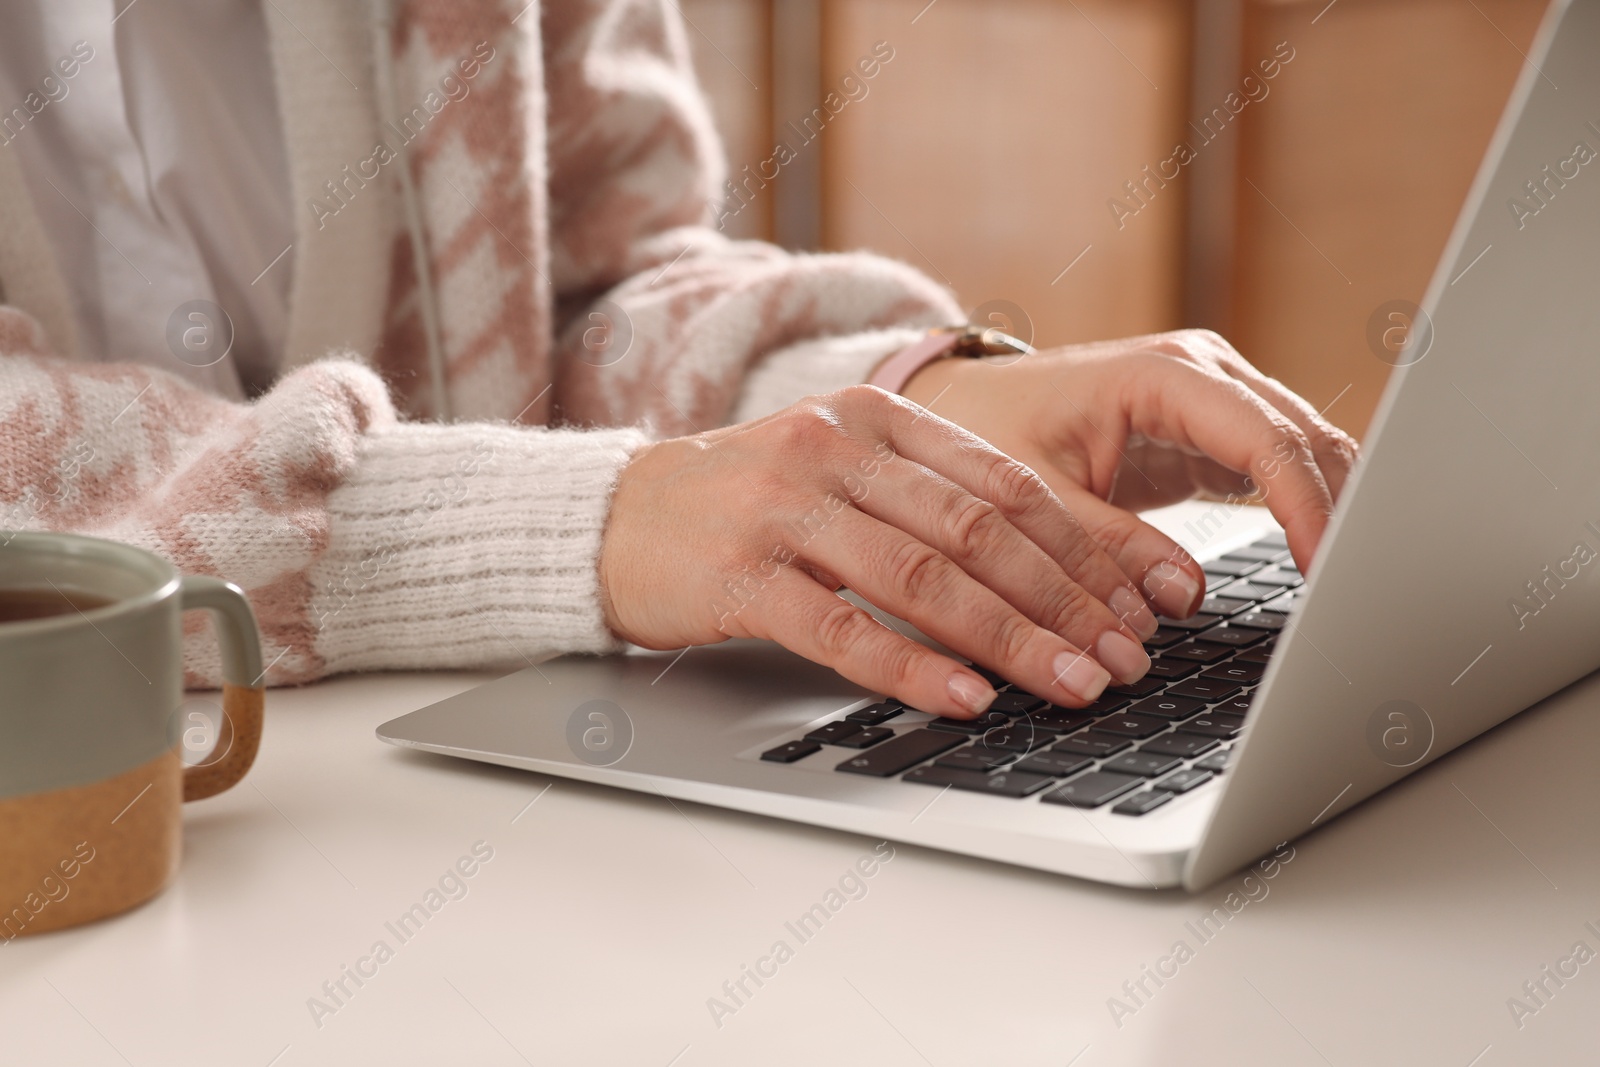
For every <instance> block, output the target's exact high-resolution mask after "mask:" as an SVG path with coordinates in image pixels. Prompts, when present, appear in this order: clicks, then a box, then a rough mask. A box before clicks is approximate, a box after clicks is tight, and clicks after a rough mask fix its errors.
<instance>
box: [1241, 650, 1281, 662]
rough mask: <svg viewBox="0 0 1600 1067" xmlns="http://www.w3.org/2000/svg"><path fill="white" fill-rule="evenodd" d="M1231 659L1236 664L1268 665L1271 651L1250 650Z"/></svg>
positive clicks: (1270, 659)
mask: <svg viewBox="0 0 1600 1067" xmlns="http://www.w3.org/2000/svg"><path fill="white" fill-rule="evenodd" d="M1233 658H1234V661H1235V662H1236V663H1270V662H1271V661H1272V649H1270V648H1252V649H1249V650H1247V651H1245V652H1241V653H1239V654H1238V655H1237V656H1235V657H1233Z"/></svg>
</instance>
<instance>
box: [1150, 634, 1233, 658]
mask: <svg viewBox="0 0 1600 1067" xmlns="http://www.w3.org/2000/svg"><path fill="white" fill-rule="evenodd" d="M1210 638H1211V631H1210V630H1207V631H1206V640H1204V641H1190V642H1189V643H1188V644H1186V645H1179V646H1178V647H1176V648H1169V649H1167V650H1166V651H1165V652H1163V653H1162V654H1161V658H1162V659H1166V660H1173V659H1183V660H1192V661H1193V662H1195V663H1215V662H1217V660H1219V659H1222V658H1223V657H1224V656H1226V655H1228V654H1229V653H1231V652H1232V651H1233V649H1232V648H1231V647H1229V646H1228V645H1214V644H1212V643H1211V640H1210Z"/></svg>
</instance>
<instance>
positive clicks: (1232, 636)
mask: <svg viewBox="0 0 1600 1067" xmlns="http://www.w3.org/2000/svg"><path fill="white" fill-rule="evenodd" d="M1266 636H1267V635H1266V634H1264V633H1262V632H1261V631H1260V630H1252V629H1250V628H1249V627H1246V626H1218V627H1216V628H1215V629H1211V630H1207V631H1206V635H1205V638H1204V640H1205V641H1206V642H1208V643H1209V644H1213V645H1227V646H1228V647H1230V648H1245V647H1247V646H1249V645H1253V644H1255V643H1256V642H1257V641H1260V640H1261V639H1262V638H1264V637H1266Z"/></svg>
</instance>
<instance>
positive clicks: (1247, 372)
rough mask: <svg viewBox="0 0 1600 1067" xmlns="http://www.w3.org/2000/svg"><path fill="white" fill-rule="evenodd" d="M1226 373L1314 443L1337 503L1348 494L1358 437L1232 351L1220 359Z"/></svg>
mask: <svg viewBox="0 0 1600 1067" xmlns="http://www.w3.org/2000/svg"><path fill="white" fill-rule="evenodd" d="M1218 361H1219V362H1220V363H1221V365H1222V368H1223V370H1225V371H1227V372H1228V374H1229V375H1230V376H1232V377H1233V378H1236V379H1238V380H1239V381H1241V382H1243V383H1244V384H1246V385H1247V386H1249V387H1250V388H1251V389H1253V390H1255V391H1256V392H1257V393H1259V394H1260V395H1261V396H1262V397H1263V398H1265V399H1266V401H1267V402H1268V403H1269V404H1271V405H1272V406H1273V407H1275V408H1277V409H1278V410H1279V411H1281V412H1283V413H1284V414H1285V415H1287V416H1288V417H1289V418H1290V419H1291V420H1292V421H1293V422H1294V424H1295V425H1296V426H1298V427H1300V431H1301V432H1302V433H1304V434H1305V435H1306V439H1307V440H1309V441H1310V442H1311V454H1312V455H1313V456H1315V457H1316V460H1317V467H1318V468H1319V469H1320V470H1321V471H1322V478H1323V480H1324V481H1326V482H1327V483H1328V492H1329V494H1330V495H1331V496H1332V497H1333V499H1334V500H1338V499H1339V494H1340V493H1341V492H1343V491H1344V483H1345V482H1346V481H1348V480H1349V478H1350V471H1351V470H1352V469H1353V468H1354V467H1355V463H1356V456H1357V455H1358V454H1359V453H1360V448H1359V446H1358V445H1357V444H1356V442H1355V438H1353V437H1351V436H1350V435H1349V434H1347V433H1345V432H1344V431H1343V430H1341V429H1339V427H1337V426H1335V425H1334V424H1333V423H1331V422H1329V421H1328V420H1327V419H1325V418H1323V417H1322V414H1321V413H1320V412H1319V411H1317V409H1316V408H1314V407H1312V406H1311V405H1310V404H1309V403H1307V402H1306V400H1305V399H1304V398H1303V397H1301V396H1300V395H1299V394H1298V393H1296V392H1294V390H1292V389H1289V388H1287V387H1285V386H1284V384H1283V383H1282V382H1280V381H1278V380H1277V379H1276V378H1269V377H1267V376H1266V375H1265V374H1262V373H1261V372H1260V371H1259V370H1257V369H1256V368H1255V367H1254V366H1253V365H1252V364H1251V363H1250V361H1249V360H1247V359H1245V358H1244V357H1243V356H1241V355H1239V354H1238V353H1237V352H1235V351H1234V350H1233V349H1232V348H1231V347H1229V348H1228V350H1227V353H1226V355H1225V356H1220V357H1219V360H1218Z"/></svg>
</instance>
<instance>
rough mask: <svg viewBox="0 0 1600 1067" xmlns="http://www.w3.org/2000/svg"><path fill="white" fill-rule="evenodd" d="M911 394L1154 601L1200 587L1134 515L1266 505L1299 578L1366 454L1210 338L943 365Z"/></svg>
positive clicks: (1184, 334)
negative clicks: (997, 461)
mask: <svg viewBox="0 0 1600 1067" xmlns="http://www.w3.org/2000/svg"><path fill="white" fill-rule="evenodd" d="M905 395H906V397H907V398H909V399H912V400H915V401H917V402H918V403H920V404H924V405H930V406H931V407H932V408H933V410H935V411H937V412H938V413H939V414H940V415H942V416H944V417H945V418H947V419H949V420H951V421H952V422H954V423H956V424H958V425H960V426H963V427H965V428H966V429H968V430H971V431H972V432H973V433H975V434H977V435H978V436H980V437H982V438H984V439H985V440H986V441H988V442H989V443H990V444H992V445H994V446H995V447H996V448H998V449H1000V450H1001V451H1002V452H1004V453H1006V454H1007V455H1009V456H1011V457H1012V458H1013V459H1016V460H1019V461H1020V462H1022V463H1025V464H1027V465H1028V466H1029V467H1031V468H1032V469H1033V470H1034V471H1036V472H1037V473H1038V475H1039V476H1040V477H1041V478H1042V479H1043V480H1044V481H1045V483H1046V484H1047V485H1049V486H1050V488H1051V489H1052V490H1054V491H1055V494H1056V496H1057V497H1059V498H1060V499H1061V501H1062V502H1063V503H1064V504H1065V505H1066V506H1067V507H1068V508H1069V509H1070V510H1071V511H1072V512H1073V514H1074V515H1076V516H1077V518H1078V520H1079V521H1080V522H1081V523H1082V524H1083V526H1084V527H1085V528H1086V529H1087V530H1088V531H1089V533H1090V534H1091V535H1093V537H1094V538H1095V540H1096V541H1098V542H1099V543H1100V544H1101V545H1102V546H1103V547H1104V548H1105V550H1106V552H1108V553H1109V554H1110V555H1111V557H1112V558H1113V559H1115V560H1116V561H1117V564H1118V565H1119V566H1120V567H1121V569H1122V571H1123V573H1124V574H1125V575H1127V576H1128V577H1129V578H1130V579H1132V580H1133V581H1134V582H1136V583H1138V584H1139V585H1140V587H1141V588H1143V589H1144V590H1145V592H1146V595H1153V594H1155V595H1157V596H1158V594H1156V591H1157V590H1158V589H1165V588H1170V587H1173V586H1176V587H1178V588H1179V589H1180V590H1182V591H1186V592H1187V591H1190V590H1192V589H1193V588H1195V587H1194V586H1192V585H1191V584H1190V583H1193V582H1197V581H1201V580H1202V579H1201V576H1200V574H1199V570H1198V568H1197V567H1195V566H1194V565H1193V560H1191V559H1190V558H1189V556H1188V554H1187V553H1186V552H1184V551H1183V550H1182V549H1181V548H1179V547H1178V545H1177V544H1176V543H1174V542H1173V541H1172V540H1171V539H1170V538H1168V537H1167V536H1166V535H1165V534H1162V533H1160V532H1159V531H1157V530H1156V529H1155V528H1154V527H1152V526H1150V525H1148V524H1146V523H1144V522H1142V521H1141V520H1140V519H1139V518H1138V517H1137V516H1135V515H1134V514H1132V512H1133V511H1134V510H1137V509H1142V508H1149V507H1158V506H1160V505H1163V504H1170V503H1174V502H1176V501H1179V500H1184V499H1187V498H1188V497H1190V496H1193V495H1194V494H1195V493H1197V492H1204V493H1209V494H1213V495H1217V496H1224V495H1229V494H1236V495H1238V496H1256V497H1259V498H1262V499H1263V500H1264V503H1265V504H1266V505H1267V507H1268V508H1269V509H1271V511H1272V514H1273V515H1274V516H1275V517H1276V518H1277V520H1278V521H1279V522H1280V523H1282V524H1283V527H1284V530H1285V532H1286V533H1287V534H1288V537H1289V547H1290V549H1291V550H1292V551H1293V552H1294V558H1295V560H1296V562H1297V563H1298V564H1299V565H1300V567H1301V569H1302V570H1303V569H1305V568H1306V567H1307V566H1308V565H1309V564H1310V562H1311V556H1312V553H1313V552H1314V551H1315V550H1316V546H1317V541H1318V539H1319V538H1320V537H1321V536H1322V531H1323V529H1324V528H1325V527H1326V526H1327V523H1328V517H1329V516H1330V515H1331V514H1332V513H1333V502H1334V501H1335V500H1336V499H1337V498H1338V496H1339V492H1340V490H1341V489H1342V488H1343V487H1344V483H1345V479H1346V478H1347V477H1349V474H1350V468H1351V466H1352V465H1353V464H1354V463H1355V458H1356V451H1357V449H1356V443H1355V442H1354V441H1353V440H1352V439H1351V438H1350V437H1349V436H1348V435H1347V434H1345V433H1344V432H1343V431H1341V430H1339V429H1338V428H1336V427H1335V426H1333V425H1332V424H1331V423H1329V422H1327V421H1326V420H1325V419H1323V418H1322V417H1321V415H1319V414H1318V413H1317V411H1316V410H1315V409H1314V408H1312V407H1311V405H1310V404H1307V403H1306V402H1305V401H1304V400H1302V399H1300V398H1299V397H1298V396H1296V395H1295V394H1294V393H1292V392H1290V391H1289V390H1288V389H1286V388H1284V387H1283V386H1282V385H1281V384H1279V383H1278V382H1277V381H1275V380H1273V379H1271V378H1268V377H1266V376H1265V375H1263V374H1262V373H1261V372H1260V371H1257V370H1256V369H1255V368H1254V367H1252V366H1251V365H1250V364H1249V363H1248V362H1246V361H1245V359H1244V357H1242V356H1240V355H1239V353H1238V352H1236V351H1234V349H1233V347H1232V346H1231V345H1229V344H1228V343H1227V342H1226V341H1224V340H1223V339H1222V338H1221V337H1218V336H1217V335H1216V334H1215V333H1212V332H1210V331H1209V330H1181V331H1178V332H1176V333H1166V334H1156V335H1153V336H1150V337H1135V338H1129V339H1127V340H1123V341H1108V342H1103V343H1099V344H1092V345H1078V346H1074V347H1070V348H1058V349H1052V350H1045V351H1041V352H1038V353H1035V354H1033V355H1030V356H1026V357H1023V358H1022V359H1020V360H1016V361H1014V362H1011V363H1009V364H1006V365H1003V366H1000V365H995V364H993V363H988V362H985V361H981V360H972V359H943V360H939V361H937V362H935V363H931V364H929V365H928V366H927V367H924V368H923V369H922V370H921V371H919V372H917V374H916V375H914V376H913V377H912V379H911V380H910V381H909V382H907V383H906V388H905ZM1158 602H1159V598H1158ZM1168 613H1169V614H1180V615H1181V614H1187V612H1181V611H1180V612H1173V611H1170V609H1169V611H1168Z"/></svg>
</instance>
